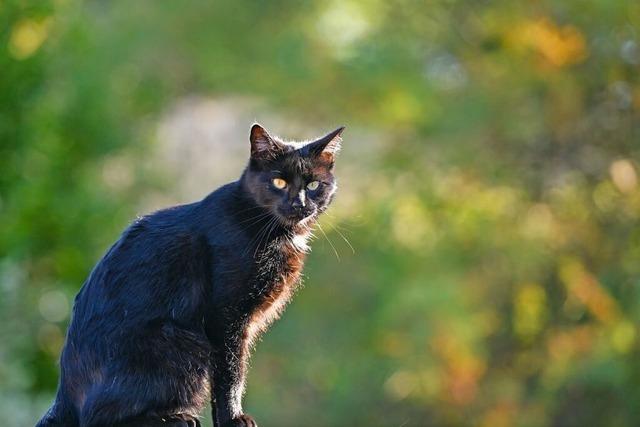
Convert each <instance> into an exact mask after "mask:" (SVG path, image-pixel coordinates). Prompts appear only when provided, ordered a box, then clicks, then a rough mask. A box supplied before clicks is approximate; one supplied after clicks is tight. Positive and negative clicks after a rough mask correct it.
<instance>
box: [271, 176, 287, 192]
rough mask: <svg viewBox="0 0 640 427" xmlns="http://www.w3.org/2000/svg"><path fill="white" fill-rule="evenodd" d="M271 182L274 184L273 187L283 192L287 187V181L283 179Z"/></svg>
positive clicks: (275, 179)
mask: <svg viewBox="0 0 640 427" xmlns="http://www.w3.org/2000/svg"><path fill="white" fill-rule="evenodd" d="M271 182H272V183H273V186H274V187H276V188H277V189H279V190H282V189H283V188H284V187H286V186H287V181H285V180H284V179H282V178H273V180H272V181H271Z"/></svg>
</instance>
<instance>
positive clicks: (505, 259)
mask: <svg viewBox="0 0 640 427" xmlns="http://www.w3.org/2000/svg"><path fill="white" fill-rule="evenodd" d="M254 120H257V121H260V122H261V123H263V124H264V125H265V126H266V127H267V128H268V129H270V130H271V131H272V132H273V133H275V134H279V135H283V136H284V137H287V138H292V139H293V138H310V137H313V136H318V135H320V134H322V133H323V132H326V131H329V130H332V129H334V128H335V127H337V126H338V125H343V124H344V125H347V126H348V129H347V131H346V133H345V142H344V148H343V152H342V155H341V159H340V160H339V162H338V167H337V169H338V170H337V173H338V175H339V179H340V187H341V188H340V192H339V195H338V197H337V199H336V201H335V203H334V206H333V207H332V209H331V211H330V214H329V215H327V216H326V217H325V218H324V219H323V221H322V223H321V225H322V228H323V230H324V231H325V232H326V238H325V237H324V236H323V235H322V233H321V232H318V233H317V234H318V238H317V239H316V241H315V243H314V245H313V246H314V250H313V253H312V254H311V256H310V258H309V261H308V265H307V268H306V276H307V277H306V279H305V287H304V288H303V289H302V290H301V291H300V292H299V294H298V296H297V298H296V300H295V301H294V303H293V304H292V305H291V306H290V307H289V309H288V311H287V312H286V313H285V315H284V317H283V318H282V319H281V320H280V321H279V322H278V323H276V325H275V326H274V327H273V328H272V330H271V331H270V332H269V333H268V334H267V335H266V336H265V338H264V339H263V341H262V342H261V343H260V344H259V345H258V348H257V352H256V354H255V356H254V357H253V359H252V369H251V372H250V377H249V387H248V392H247V396H246V410H247V411H248V412H250V413H251V414H253V415H254V416H256V418H257V419H258V421H259V422H261V425H265V426H299V425H309V426H336V427H337V426H347V425H367V426H398V427H400V426H407V427H409V426H481V427H511V426H514V427H543V426H559V427H563V426H580V427H582V426H612V427H613V426H635V425H638V423H639V422H640V335H639V330H638V322H639V321H640V227H639V226H638V225H639V222H638V221H639V219H640V186H639V183H638V173H639V166H640V164H639V159H640V157H639V155H640V2H637V1H632V0H629V1H625V0H617V1H610V0H581V1H577V0H576V1H565V0H536V1H507V0H501V1H500V0H497V1H477V0H466V1H464V0H433V1H429V2H423V1H412V0H394V1H382V0H368V1H364V0H334V1H318V2H302V1H292V0H277V1H270V2H260V1H244V0H243V1H239V0H236V1H233V2H231V1H225V2H223V1H171V2H169V1H165V2H158V1H151V0H136V1H113V2H105V1H84V2H83V1H78V0H55V1H52V0H38V1H34V2H30V1H26V0H2V1H0V424H2V425H7V426H8V425H11V426H17V427H22V426H31V425H33V423H34V422H35V421H36V420H37V419H38V418H39V417H40V416H41V415H42V413H43V412H44V411H45V409H46V408H47V406H48V405H49V404H50V402H51V398H52V395H53V393H54V390H55V387H56V382H57V376H58V368H57V359H58V355H59V352H60V348H61V345H62V343H63V339H64V333H65V328H66V325H67V324H68V322H69V314H70V307H71V304H72V301H73V297H74V295H75V293H76V292H77V291H78V289H79V288H80V286H81V284H82V282H83V281H84V279H85V277H86V276H87V274H88V272H89V271H90V269H91V268H92V266H93V265H94V264H95V262H96V261H97V260H98V259H99V258H100V257H101V255H102V254H103V253H104V251H105V250H106V248H108V247H109V245H110V244H111V243H112V242H113V241H114V240H116V239H117V237H118V235H119V233H120V232H121V230H122V229H123V228H124V227H126V226H127V224H128V223H129V222H130V221H131V220H132V219H133V218H135V216H136V215H140V214H144V213H147V212H150V211H153V210H155V209H159V208H162V207H166V206H170V205H172V204H177V203H181V202H186V201H193V200H198V199H199V198H201V197H203V196H204V195H206V194H207V193H208V192H209V191H211V190H213V189H214V188H216V187H217V186H218V185H220V184H222V183H225V182H228V181H231V180H235V179H236V178H237V177H238V176H239V173H240V171H241V168H242V167H243V165H244V163H245V162H246V157H247V153H248V140H247V138H248V130H249V127H250V125H251V123H252V122H253V121H254ZM319 231H320V230H319ZM347 241H348V243H347ZM329 242H331V243H329ZM351 247H353V250H352V248H351Z"/></svg>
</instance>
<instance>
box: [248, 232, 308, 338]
mask: <svg viewBox="0 0 640 427" xmlns="http://www.w3.org/2000/svg"><path fill="white" fill-rule="evenodd" d="M280 254H281V256H282V261H281V262H282V263H283V266H282V273H281V274H280V275H279V277H276V278H275V282H274V283H273V285H272V286H271V287H270V289H269V290H268V292H266V293H265V295H263V297H262V301H261V302H260V303H259V304H258V306H257V307H256V309H255V310H254V311H253V313H252V315H251V318H250V320H249V326H248V327H247V330H246V332H245V334H246V337H247V338H248V339H249V342H250V343H252V344H253V343H254V342H255V340H256V339H257V338H258V337H259V336H260V334H262V333H264V332H265V331H266V330H267V328H268V327H269V326H270V325H271V324H272V323H273V322H274V321H275V320H277V319H278V318H279V317H280V315H281V314H282V312H283V311H284V309H285V307H286V306H287V303H288V302H289V301H290V300H291V298H292V297H293V294H294V292H295V290H296V288H297V285H298V283H299V282H300V275H301V274H302V267H303V265H304V258H305V254H304V252H301V251H299V250H297V249H296V248H295V247H294V246H293V245H292V244H290V243H289V242H283V243H282V244H281V248H280Z"/></svg>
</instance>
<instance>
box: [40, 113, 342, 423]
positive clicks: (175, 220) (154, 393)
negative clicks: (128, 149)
mask: <svg viewBox="0 0 640 427" xmlns="http://www.w3.org/2000/svg"><path fill="white" fill-rule="evenodd" d="M343 129H344V128H339V129H337V130H335V131H333V132H331V133H329V134H328V135H326V136H325V137H323V138H320V139H318V140H316V141H313V142H308V143H288V142H283V141H281V140H279V139H278V138H275V137H272V136H270V135H269V134H268V133H267V132H266V131H265V130H264V129H263V128H262V127H261V126H259V125H257V124H256V125H253V127H252V128H251V135H250V141H251V157H250V160H249V164H248V166H247V168H246V169H245V171H244V173H243V174H242V177H241V178H240V179H239V180H238V181H236V182H233V183H230V184H227V185H225V186H223V187H221V188H219V189H217V190H216V191H214V192H213V193H211V194H210V195H208V196H207V197H206V198H205V199H203V200H202V201H200V202H197V203H193V204H188V205H183V206H176V207H172V208H169V209H165V210H161V211H159V212H156V213H154V214H151V215H148V216H145V217H142V218H139V219H137V220H136V221H135V222H134V223H133V224H132V225H131V226H130V227H129V228H128V229H127V230H126V231H125V232H124V233H123V235H122V237H121V238H120V240H118V241H117V242H116V243H115V244H114V245H113V246H112V247H111V249H109V251H108V252H107V253H106V255H105V256H104V257H103V258H102V260H101V261H100V262H99V263H98V265H97V266H96V267H95V268H94V269H93V271H92V272H91V274H90V276H89V278H88V279H87V281H86V282H85V284H84V286H83V287H82V289H81V290H80V292H79V293H78V295H77V296H76V299H75V305H74V308H73V317H72V321H71V324H70V326H69V330H68V332H67V339H66V343H65V346H64V348H63V350H62V355H61V360H60V365H61V374H60V383H59V387H58V392H57V396H56V400H55V402H54V404H53V406H52V407H51V409H49V411H48V412H47V414H46V415H45V417H44V418H43V419H42V420H41V421H40V422H39V423H38V425H37V426H39V427H40V426H42V427H43V426H80V427H98V426H104V427H106V426H199V424H200V423H199V421H198V415H199V413H200V412H201V411H202V409H203V407H204V406H205V405H206V402H207V399H208V398H209V397H210V400H211V403H212V407H213V419H214V424H215V425H216V426H255V425H256V423H255V421H253V419H252V418H251V417H250V416H248V415H245V414H244V413H243V411H242V395H243V392H244V386H245V372H246V369H247V359H248V357H249V352H250V349H251V346H252V343H253V342H254V340H255V338H256V337H257V336H258V335H259V334H260V333H262V332H263V331H265V329H266V328H267V327H268V326H269V324H270V323H271V322H273V321H274V320H275V319H276V318H278V316H279V315H280V313H281V312H282V310H283V309H284V307H285V305H286V304H287V302H288V301H289V300H290V298H291V296H292V294H293V292H294V290H295V288H296V284H297V283H298V280H299V278H300V272H301V269H302V264H303V260H304V257H305V253H306V252H307V250H308V246H307V238H308V237H309V234H310V230H311V227H312V226H313V225H314V223H315V221H316V219H317V217H318V215H320V214H321V213H322V212H323V211H324V210H325V209H326V208H327V206H328V205H329V203H330V202H331V200H332V198H333V195H334V193H335V191H336V183H335V180H334V176H333V164H334V159H335V155H336V153H337V151H338V150H339V148H340V142H341V134H342V131H343Z"/></svg>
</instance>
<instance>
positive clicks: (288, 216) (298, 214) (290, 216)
mask: <svg viewBox="0 0 640 427" xmlns="http://www.w3.org/2000/svg"><path fill="white" fill-rule="evenodd" d="M315 215H316V209H308V210H303V211H299V210H297V211H291V210H288V211H282V210H280V209H279V210H278V216H279V217H280V220H281V221H282V222H283V223H284V224H285V225H288V226H294V225H305V224H307V223H309V222H310V221H311V220H313V218H314V217H315Z"/></svg>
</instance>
